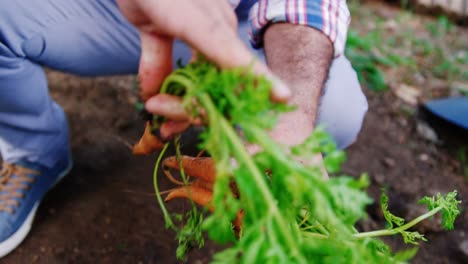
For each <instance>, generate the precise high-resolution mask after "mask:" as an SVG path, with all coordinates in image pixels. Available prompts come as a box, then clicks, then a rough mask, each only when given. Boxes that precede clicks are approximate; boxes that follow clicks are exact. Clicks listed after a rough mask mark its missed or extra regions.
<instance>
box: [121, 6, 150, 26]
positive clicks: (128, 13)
mask: <svg viewBox="0 0 468 264" xmlns="http://www.w3.org/2000/svg"><path fill="white" fill-rule="evenodd" d="M117 5H118V7H119V9H120V11H121V13H122V14H123V15H124V16H125V17H126V18H127V19H128V21H130V22H131V23H132V24H134V25H135V26H140V25H144V24H148V23H150V22H151V21H150V20H149V19H148V17H147V16H146V15H145V14H144V12H142V10H141V8H140V6H139V5H138V4H137V3H136V2H135V1H133V0H117Z"/></svg>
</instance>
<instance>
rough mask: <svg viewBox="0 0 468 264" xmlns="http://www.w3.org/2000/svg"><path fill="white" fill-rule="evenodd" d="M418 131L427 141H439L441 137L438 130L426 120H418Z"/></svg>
mask: <svg viewBox="0 0 468 264" xmlns="http://www.w3.org/2000/svg"><path fill="white" fill-rule="evenodd" d="M416 131H417V132H418V134H419V135H420V136H421V137H422V138H424V139H425V140H427V141H430V142H433V143H438V142H439V138H438V137H437V134H436V132H435V131H434V129H432V128H431V127H430V126H429V125H427V124H426V123H424V122H418V123H417V125H416Z"/></svg>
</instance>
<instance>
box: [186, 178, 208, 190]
mask: <svg viewBox="0 0 468 264" xmlns="http://www.w3.org/2000/svg"><path fill="white" fill-rule="evenodd" d="M190 186H193V187H199V188H203V189H205V190H208V191H210V192H212V191H213V183H212V182H207V181H205V180H202V179H197V180H194V181H193V182H192V183H191V184H190Z"/></svg>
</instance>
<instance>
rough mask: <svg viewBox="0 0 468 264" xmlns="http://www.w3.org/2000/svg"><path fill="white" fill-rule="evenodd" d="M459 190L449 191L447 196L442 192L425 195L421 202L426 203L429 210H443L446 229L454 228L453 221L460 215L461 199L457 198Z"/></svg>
mask: <svg viewBox="0 0 468 264" xmlns="http://www.w3.org/2000/svg"><path fill="white" fill-rule="evenodd" d="M456 197H457V191H453V192H450V193H448V194H447V195H446V196H445V197H444V196H442V195H441V194H440V193H438V194H437V196H436V197H427V196H426V197H424V198H422V199H421V200H420V201H419V203H421V204H426V205H427V208H428V210H430V211H433V210H437V211H439V210H442V226H443V227H444V228H445V229H446V230H452V229H453V223H454V222H455V219H456V218H457V216H458V215H460V209H458V204H460V203H461V201H458V200H457V199H456Z"/></svg>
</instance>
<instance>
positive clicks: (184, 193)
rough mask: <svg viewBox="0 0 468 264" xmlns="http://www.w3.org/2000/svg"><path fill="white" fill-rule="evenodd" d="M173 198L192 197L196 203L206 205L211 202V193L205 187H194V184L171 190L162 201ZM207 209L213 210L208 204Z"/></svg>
mask: <svg viewBox="0 0 468 264" xmlns="http://www.w3.org/2000/svg"><path fill="white" fill-rule="evenodd" d="M174 198H186V199H192V200H193V201H194V202H195V203H196V204H199V205H201V206H206V205H208V204H209V203H210V202H211V199H212V198H213V193H212V192H211V191H208V190H206V189H203V188H200V187H195V186H182V187H179V188H177V189H174V190H172V191H171V192H170V193H169V194H168V195H167V196H166V199H165V200H164V201H166V202H167V201H170V200H172V199H174ZM209 209H210V210H211V211H213V207H212V206H209Z"/></svg>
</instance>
